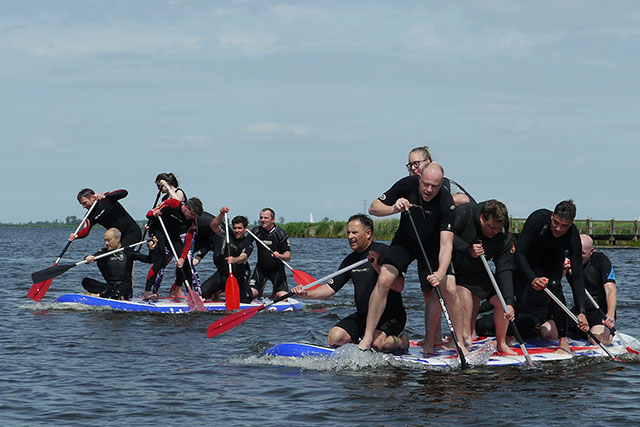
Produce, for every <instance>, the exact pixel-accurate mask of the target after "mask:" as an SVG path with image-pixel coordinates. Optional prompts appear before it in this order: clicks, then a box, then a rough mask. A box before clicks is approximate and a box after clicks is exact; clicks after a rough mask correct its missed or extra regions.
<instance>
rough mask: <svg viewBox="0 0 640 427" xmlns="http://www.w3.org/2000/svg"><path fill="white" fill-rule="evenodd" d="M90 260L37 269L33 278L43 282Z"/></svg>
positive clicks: (101, 255) (108, 253)
mask: <svg viewBox="0 0 640 427" xmlns="http://www.w3.org/2000/svg"><path fill="white" fill-rule="evenodd" d="M145 242H146V240H143V241H141V242H138V243H134V244H132V245H129V246H125V247H122V248H119V249H114V250H112V251H109V252H105V253H103V254H100V255H98V256H96V257H95V259H100V258H104V257H106V256H109V255H111V254H115V253H117V252H120V251H123V250H125V249H127V248H133V247H134V246H138V245H141V244H143V243H145ZM88 262H89V261H87V260H82V261H78V262H76V263H75V264H59V265H54V266H51V267H49V268H45V269H44V270H40V271H36V272H35V273H33V274H31V279H33V281H34V282H41V281H44V280H49V279H51V280H53V278H54V277H58V276H59V275H61V274H62V273H64V272H65V271H67V270H69V269H70V268H73V267H76V266H78V265H81V264H86V263H88Z"/></svg>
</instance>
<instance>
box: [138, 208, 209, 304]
mask: <svg viewBox="0 0 640 427" xmlns="http://www.w3.org/2000/svg"><path fill="white" fill-rule="evenodd" d="M183 204H184V203H183V202H180V201H178V200H176V199H167V200H165V201H164V202H162V203H161V204H160V205H158V206H157V207H156V208H154V209H152V210H150V211H149V212H148V213H147V218H150V219H153V220H154V221H157V226H158V228H159V230H158V229H157V228H154V230H155V231H154V232H153V235H154V236H155V237H156V238H157V239H158V244H157V247H156V250H155V251H154V254H153V265H152V266H151V268H150V269H149V274H148V275H147V282H146V285H145V291H152V292H153V293H157V292H158V289H159V288H160V284H161V282H162V272H163V270H164V267H165V266H166V265H167V263H168V262H169V260H171V257H172V256H173V253H172V252H171V247H170V245H169V244H168V242H167V239H166V236H165V233H164V230H162V225H161V224H160V221H159V220H158V219H157V218H154V216H153V211H154V210H157V209H159V210H161V211H162V221H163V222H164V225H165V227H166V228H167V233H168V234H169V237H170V238H171V242H172V243H173V247H174V249H175V250H176V253H177V254H178V257H180V258H184V260H185V263H184V265H183V266H182V269H181V270H182V273H183V274H184V278H186V279H187V281H188V282H190V283H191V284H192V288H193V290H194V291H196V292H197V293H200V284H199V282H198V280H197V276H196V275H192V274H191V273H192V271H195V269H194V267H193V265H192V260H193V258H192V252H191V249H192V242H193V237H194V234H195V230H196V221H195V220H194V221H191V220H188V219H187V218H186V217H185V216H184V214H183V213H182V205H183ZM156 233H157V234H156ZM176 277H177V280H178V283H179V284H182V283H183V280H184V279H183V277H182V276H181V275H180V273H179V271H177V270H176Z"/></svg>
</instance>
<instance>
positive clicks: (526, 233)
mask: <svg viewBox="0 0 640 427" xmlns="http://www.w3.org/2000/svg"><path fill="white" fill-rule="evenodd" d="M534 222H535V219H534V214H531V215H529V218H527V220H526V221H525V223H524V227H522V232H521V233H520V237H518V241H517V242H516V252H515V254H514V255H513V261H514V263H515V265H516V268H517V269H519V270H520V271H521V272H522V273H523V274H524V276H525V277H526V278H527V280H528V282H529V283H531V282H532V281H533V279H535V278H536V275H535V273H534V272H533V269H532V268H531V265H529V261H527V256H528V255H529V251H531V249H532V245H533V240H534V238H535V235H536V234H537V233H538V227H536V225H535V224H534Z"/></svg>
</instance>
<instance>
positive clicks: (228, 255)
mask: <svg viewBox="0 0 640 427" xmlns="http://www.w3.org/2000/svg"><path fill="white" fill-rule="evenodd" d="M224 224H225V227H226V231H225V233H224V234H225V236H227V257H228V258H231V246H230V245H229V216H228V215H227V213H226V212H225V213H224ZM228 258H227V264H228V265H229V275H230V276H233V270H232V269H231V261H229V260H228Z"/></svg>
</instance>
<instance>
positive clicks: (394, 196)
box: [378, 177, 415, 206]
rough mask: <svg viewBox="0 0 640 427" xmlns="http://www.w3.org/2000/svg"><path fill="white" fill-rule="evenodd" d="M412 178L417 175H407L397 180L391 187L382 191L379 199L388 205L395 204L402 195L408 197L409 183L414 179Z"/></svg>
mask: <svg viewBox="0 0 640 427" xmlns="http://www.w3.org/2000/svg"><path fill="white" fill-rule="evenodd" d="M411 178H415V177H405V178H402V179H401V180H400V181H397V182H396V183H395V184H393V186H392V187H391V188H390V189H388V190H387V191H385V192H384V193H382V194H381V195H380V197H378V200H380V201H381V202H382V203H384V204H385V205H387V206H393V204H394V203H395V202H397V201H398V199H399V198H400V197H406V192H407V185H410V184H409V182H411V181H414V180H412V179H411Z"/></svg>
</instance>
